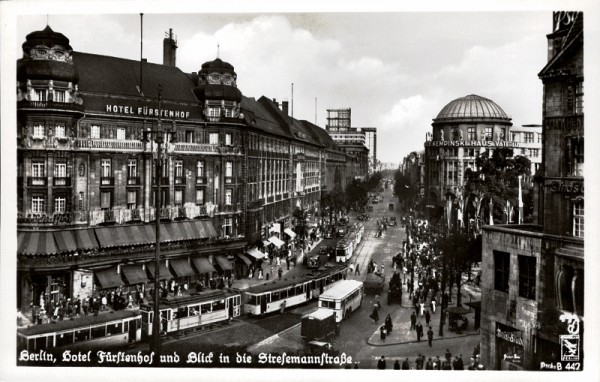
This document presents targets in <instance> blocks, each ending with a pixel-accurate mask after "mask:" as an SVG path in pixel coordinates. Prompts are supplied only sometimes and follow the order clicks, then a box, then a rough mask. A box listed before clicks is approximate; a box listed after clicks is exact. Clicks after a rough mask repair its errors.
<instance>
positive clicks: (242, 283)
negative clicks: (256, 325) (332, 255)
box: [232, 238, 323, 290]
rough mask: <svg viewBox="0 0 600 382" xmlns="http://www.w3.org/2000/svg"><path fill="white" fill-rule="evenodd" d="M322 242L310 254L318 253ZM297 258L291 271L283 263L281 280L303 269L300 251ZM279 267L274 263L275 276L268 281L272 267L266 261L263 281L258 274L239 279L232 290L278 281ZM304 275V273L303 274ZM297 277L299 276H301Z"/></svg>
mask: <svg viewBox="0 0 600 382" xmlns="http://www.w3.org/2000/svg"><path fill="white" fill-rule="evenodd" d="M321 241H323V239H322V238H319V239H318V240H317V241H316V242H315V243H314V244H313V246H312V250H311V251H310V252H309V253H313V252H314V251H316V249H317V246H318V245H319V243H321ZM309 253H305V254H304V256H307V255H308V254H309ZM296 256H297V261H296V266H294V263H292V262H290V269H289V270H288V269H287V264H286V262H285V260H282V261H281V270H282V271H283V273H282V274H281V278H282V279H284V278H285V277H286V275H287V274H288V273H289V272H291V271H293V270H294V269H295V268H296V267H302V260H303V259H302V257H301V256H300V251H299V250H297V251H296ZM279 267H280V266H279V265H276V262H275V261H273V274H272V275H270V278H269V280H267V279H266V276H267V273H271V265H270V264H269V261H268V260H267V261H264V262H263V275H264V276H265V277H263V279H262V280H259V279H258V276H257V274H255V275H254V277H253V278H247V277H246V278H243V279H239V280H234V281H233V286H232V288H235V289H239V290H244V289H248V288H250V287H253V286H255V285H260V284H264V283H266V282H268V281H273V280H277V279H278V277H279V276H278V275H277V270H278V269H279ZM302 274H304V273H302ZM302 274H299V275H302ZM299 275H297V276H299Z"/></svg>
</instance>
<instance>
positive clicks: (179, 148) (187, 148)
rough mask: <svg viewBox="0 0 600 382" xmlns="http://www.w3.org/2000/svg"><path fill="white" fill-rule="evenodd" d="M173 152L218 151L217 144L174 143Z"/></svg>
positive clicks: (211, 152)
mask: <svg viewBox="0 0 600 382" xmlns="http://www.w3.org/2000/svg"><path fill="white" fill-rule="evenodd" d="M175 152H190V153H199V154H217V153H219V146H217V145H209V144H201V143H176V144H175Z"/></svg>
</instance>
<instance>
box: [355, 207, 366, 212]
mask: <svg viewBox="0 0 600 382" xmlns="http://www.w3.org/2000/svg"><path fill="white" fill-rule="evenodd" d="M356 212H358V213H364V212H365V206H360V207H358V208H357V209H356Z"/></svg>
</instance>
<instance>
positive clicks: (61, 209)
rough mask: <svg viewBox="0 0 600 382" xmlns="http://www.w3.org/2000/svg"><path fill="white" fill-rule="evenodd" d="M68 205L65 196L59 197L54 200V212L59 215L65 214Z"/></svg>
mask: <svg viewBox="0 0 600 382" xmlns="http://www.w3.org/2000/svg"><path fill="white" fill-rule="evenodd" d="M66 203H67V200H66V199H65V197H63V196H57V197H56V198H54V212H56V213H59V214H63V213H65V206H66Z"/></svg>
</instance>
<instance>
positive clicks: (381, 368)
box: [377, 355, 385, 370]
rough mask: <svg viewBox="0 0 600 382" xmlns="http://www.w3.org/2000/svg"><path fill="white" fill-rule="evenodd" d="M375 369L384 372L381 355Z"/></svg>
mask: <svg viewBox="0 0 600 382" xmlns="http://www.w3.org/2000/svg"><path fill="white" fill-rule="evenodd" d="M377 369H379V370H385V356H383V355H382V356H381V358H379V361H377Z"/></svg>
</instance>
